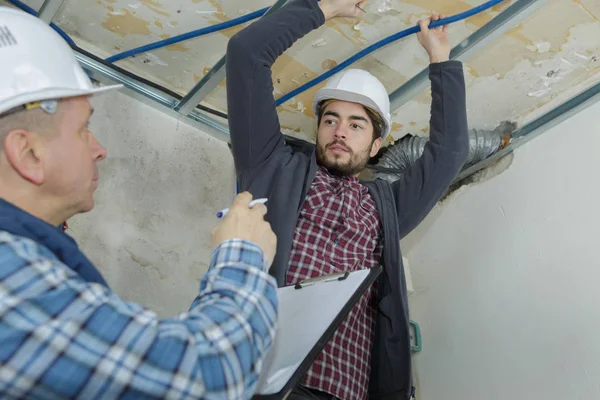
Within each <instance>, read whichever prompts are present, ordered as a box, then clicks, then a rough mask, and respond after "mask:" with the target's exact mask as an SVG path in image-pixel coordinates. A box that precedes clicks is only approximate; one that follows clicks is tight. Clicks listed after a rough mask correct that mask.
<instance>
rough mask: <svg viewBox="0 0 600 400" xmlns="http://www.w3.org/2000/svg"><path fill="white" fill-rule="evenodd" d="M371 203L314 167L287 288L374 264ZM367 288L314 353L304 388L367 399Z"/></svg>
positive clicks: (348, 399)
mask: <svg viewBox="0 0 600 400" xmlns="http://www.w3.org/2000/svg"><path fill="white" fill-rule="evenodd" d="M379 232H380V229H379V219H378V214H377V209H376V208H375V202H374V201H373V198H372V197H371V195H370V194H369V191H368V189H367V188H366V187H365V186H363V185H361V184H360V183H359V182H358V179H357V178H354V177H344V178H337V177H334V176H332V175H330V174H329V173H328V172H327V170H326V169H325V168H322V167H321V168H319V169H318V171H317V175H316V177H315V180H314V182H313V184H312V186H311V187H310V189H309V191H308V193H307V196H306V201H305V203H304V205H303V207H302V210H301V211H300V216H299V218H298V222H297V223H296V230H295V231H294V240H293V245H292V251H291V255H290V265H289V269H288V274H287V284H288V285H292V284H295V283H297V282H298V281H301V280H303V279H307V278H311V277H315V276H321V275H328V274H333V273H336V272H342V271H357V270H361V269H366V268H372V267H375V266H377V265H379V260H380V258H381V254H382V245H381V243H380V240H379V239H380V233H379ZM374 293H375V288H373V287H372V288H371V289H370V290H369V291H367V293H365V295H364V296H363V297H362V298H361V299H360V301H359V302H358V303H357V304H356V306H355V307H354V308H353V309H352V311H351V312H350V314H349V315H348V317H347V318H346V320H345V321H344V322H343V323H342V324H341V325H340V327H339V328H338V330H337V331H336V332H335V334H334V335H333V337H332V339H331V340H330V341H329V343H328V344H327V346H325V349H324V350H323V351H322V352H321V354H319V356H318V357H317V359H316V360H315V362H314V363H313V365H312V366H311V368H310V370H309V371H308V373H307V375H306V377H305V378H304V381H303V385H305V386H307V387H310V388H313V389H317V390H321V391H323V392H326V393H329V394H332V395H334V396H336V397H338V398H340V399H342V400H360V399H366V398H367V389H368V383H369V374H370V372H371V349H372V345H373V326H374V323H375V315H376V309H375V307H374V305H373V304H372V301H373V295H374Z"/></svg>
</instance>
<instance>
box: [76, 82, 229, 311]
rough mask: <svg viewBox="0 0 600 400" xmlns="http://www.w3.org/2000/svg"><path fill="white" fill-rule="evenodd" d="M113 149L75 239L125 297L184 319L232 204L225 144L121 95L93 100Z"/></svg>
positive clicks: (97, 129)
mask: <svg viewBox="0 0 600 400" xmlns="http://www.w3.org/2000/svg"><path fill="white" fill-rule="evenodd" d="M93 104H94V106H95V108H96V111H95V114H94V116H93V117H92V121H91V129H92V131H93V132H94V133H95V134H96V136H97V137H98V139H99V140H100V142H101V143H102V144H103V145H104V146H105V147H107V149H108V158H107V159H106V160H105V161H104V162H102V163H101V164H100V179H101V183H100V187H99V189H98V191H97V193H96V197H95V198H96V207H95V209H94V210H93V211H92V212H90V213H88V214H84V215H81V216H78V217H75V218H74V219H73V220H71V221H69V222H70V225H71V226H70V229H71V234H72V235H73V236H74V237H75V238H77V239H78V241H79V243H80V245H81V247H82V248H83V250H84V252H85V253H86V254H87V255H88V256H89V257H90V258H91V260H92V261H93V262H95V263H96V265H97V266H98V268H99V269H100V271H101V272H102V273H103V274H104V276H105V277H106V278H107V280H108V282H109V284H110V285H111V287H112V288H113V289H114V290H115V291H116V292H117V293H119V294H120V295H121V296H122V297H123V298H125V299H127V300H131V301H136V302H139V303H141V304H143V305H145V306H148V307H150V308H152V309H153V310H155V311H156V312H158V314H159V315H161V316H170V315H174V314H176V313H178V312H180V311H186V310H187V309H188V307H189V305H190V304H191V302H192V300H193V299H194V297H195V296H196V294H197V293H198V282H199V281H200V277H201V276H202V275H203V274H204V273H205V272H206V270H207V267H208V263H209V262H210V259H209V257H210V253H211V250H212V249H211V248H210V230H211V229H212V227H213V226H214V224H215V223H216V221H217V219H216V217H215V213H216V211H218V210H219V209H221V208H223V207H227V206H228V205H229V204H231V200H232V199H233V196H234V190H235V186H234V171H233V159H232V158H231V154H230V152H229V149H228V148H227V145H226V144H225V143H224V142H222V141H219V140H217V139H214V138H213V137H211V136H209V135H207V134H204V133H203V132H200V131H198V130H197V129H195V128H193V127H190V126H187V125H185V124H184V123H183V122H180V121H178V120H176V119H174V118H171V117H169V116H167V115H165V114H162V113H160V112H158V111H156V110H155V109H153V108H151V107H149V106H147V105H144V104H142V103H140V102H139V101H135V100H133V99H131V98H129V97H128V96H126V95H124V94H121V93H117V92H114V93H110V94H106V95H102V96H98V97H96V98H94V100H93Z"/></svg>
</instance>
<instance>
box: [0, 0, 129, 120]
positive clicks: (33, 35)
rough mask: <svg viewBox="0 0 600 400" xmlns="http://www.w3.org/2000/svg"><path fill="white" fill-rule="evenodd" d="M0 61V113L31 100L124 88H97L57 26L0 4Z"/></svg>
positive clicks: (83, 94)
mask: <svg viewBox="0 0 600 400" xmlns="http://www.w3.org/2000/svg"><path fill="white" fill-rule="evenodd" d="M0 60H1V61H0V115H1V114H3V113H5V112H6V111H9V110H11V109H13V108H15V107H19V106H22V105H26V104H29V103H34V102H39V101H44V100H58V99H62V98H68V97H76V96H85V95H93V94H96V93H100V92H105V91H107V90H110V89H116V88H120V87H121V85H115V86H106V87H98V88H97V87H94V86H93V84H92V82H91V81H90V79H89V78H88V76H87V75H86V74H85V72H84V71H83V69H82V68H81V66H80V65H79V63H78V62H77V60H76V59H75V55H74V54H73V51H72V50H71V47H70V46H69V45H68V44H67V43H66V42H65V40H64V39H63V38H62V37H61V36H60V35H59V34H58V33H56V32H55V31H54V29H52V28H51V27H50V26H49V25H47V24H45V23H44V22H43V21H41V20H40V19H38V18H36V17H34V16H31V15H29V14H27V13H25V12H23V11H20V10H16V9H12V8H8V7H0Z"/></svg>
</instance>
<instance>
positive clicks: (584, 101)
mask: <svg viewBox="0 0 600 400" xmlns="http://www.w3.org/2000/svg"><path fill="white" fill-rule="evenodd" d="M598 101H600V82H598V83H596V84H595V85H594V86H592V87H591V88H589V89H587V90H585V91H584V92H582V93H580V94H578V95H577V96H575V97H573V98H571V99H570V100H568V101H566V102H564V103H563V104H561V105H560V106H558V107H556V108H554V109H552V110H551V111H549V112H547V113H546V114H544V115H542V116H541V117H539V118H537V119H535V120H534V121H532V122H530V123H528V124H527V125H524V126H523V127H521V128H520V129H517V130H516V131H515V132H514V133H513V139H512V141H511V142H510V144H509V145H508V146H507V147H505V148H504V149H502V150H500V151H499V152H497V153H495V154H493V155H492V156H490V157H488V158H486V159H485V160H482V161H480V162H478V163H477V164H475V165H472V166H471V167H469V168H466V169H465V170H463V171H462V172H461V173H460V174H459V175H458V176H457V177H456V179H455V180H454V182H458V181H461V180H463V179H464V178H466V177H468V176H470V175H473V174H474V173H476V172H478V171H480V170H482V169H484V168H486V167H488V166H489V165H491V164H492V163H494V162H496V161H498V160H499V159H500V158H502V157H504V156H505V155H507V154H508V153H510V152H512V151H514V150H515V149H516V148H517V147H520V146H522V145H524V144H525V143H527V142H529V141H530V140H532V139H534V138H536V137H537V136H539V135H541V134H542V133H544V132H546V131H548V130H550V129H552V128H553V127H555V126H556V125H558V124H560V123H561V122H563V121H565V120H567V119H569V118H571V117H572V116H574V115H575V114H577V113H579V112H581V111H583V110H585V109H586V108H588V107H589V106H591V105H592V104H594V103H596V102H598Z"/></svg>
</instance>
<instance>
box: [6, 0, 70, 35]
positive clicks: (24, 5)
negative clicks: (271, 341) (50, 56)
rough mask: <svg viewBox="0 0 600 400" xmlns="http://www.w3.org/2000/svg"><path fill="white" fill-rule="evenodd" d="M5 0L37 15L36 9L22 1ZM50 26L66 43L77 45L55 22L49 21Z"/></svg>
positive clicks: (28, 12)
mask: <svg viewBox="0 0 600 400" xmlns="http://www.w3.org/2000/svg"><path fill="white" fill-rule="evenodd" d="M7 1H8V2H9V3H11V4H12V5H14V6H16V7H18V8H20V9H21V10H23V11H25V12H26V13H27V14H31V15H33V16H34V17H37V11H35V10H34V9H33V8H31V7H29V6H28V5H27V4H25V3H23V2H22V1H19V0H7ZM50 26H51V27H52V28H53V29H54V30H55V31H56V32H58V34H59V35H60V36H62V38H63V39H65V40H66V41H67V43H69V45H70V46H77V44H76V43H75V41H74V40H73V39H71V38H70V37H69V35H67V34H66V33H65V32H64V31H63V30H62V29H60V28H59V27H58V26H57V25H56V24H55V23H51V24H50Z"/></svg>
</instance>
